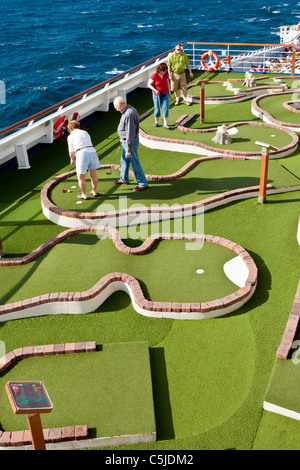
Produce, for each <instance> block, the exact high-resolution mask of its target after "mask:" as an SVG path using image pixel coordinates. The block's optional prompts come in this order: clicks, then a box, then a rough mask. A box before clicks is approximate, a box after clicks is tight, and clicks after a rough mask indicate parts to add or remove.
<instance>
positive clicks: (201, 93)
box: [197, 80, 209, 124]
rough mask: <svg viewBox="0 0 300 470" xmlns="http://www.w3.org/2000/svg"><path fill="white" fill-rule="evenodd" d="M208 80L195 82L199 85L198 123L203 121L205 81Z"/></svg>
mask: <svg viewBox="0 0 300 470" xmlns="http://www.w3.org/2000/svg"><path fill="white" fill-rule="evenodd" d="M208 82H209V80H199V82H197V84H199V85H200V124H204V122H205V117H204V114H205V83H208Z"/></svg>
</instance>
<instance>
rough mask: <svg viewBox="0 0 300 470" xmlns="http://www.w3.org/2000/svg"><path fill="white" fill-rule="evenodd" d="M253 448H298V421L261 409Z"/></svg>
mask: <svg viewBox="0 0 300 470" xmlns="http://www.w3.org/2000/svg"><path fill="white" fill-rule="evenodd" d="M253 450H277V451H278V450H285V451H287V450H299V421H296V420H294V419H290V418H287V417H285V416H281V415H278V414H275V413H271V412H269V411H263V414H262V418H261V422H260V426H259V429H258V432H257V435H256V438H255V441H254V444H253Z"/></svg>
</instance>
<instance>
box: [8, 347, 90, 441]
mask: <svg viewBox="0 0 300 470" xmlns="http://www.w3.org/2000/svg"><path fill="white" fill-rule="evenodd" d="M96 349H97V348H96V342H95V341H89V342H84V343H66V344H46V345H40V346H26V347H24V348H17V349H14V350H13V351H10V352H9V353H7V354H5V355H4V356H3V357H2V358H1V359H0V374H2V373H3V372H4V371H5V370H6V369H7V368H8V367H10V366H11V365H12V364H13V363H15V362H16V361H20V360H22V359H27V358H28V357H36V356H50V355H56V354H72V353H83V352H94V351H96ZM43 433H44V439H45V443H46V444H50V443H59V442H65V441H79V440H83V439H87V438H88V427H87V425H86V424H85V425H75V426H65V427H61V428H47V429H43ZM31 444H32V441H31V435H30V431H29V430H25V431H1V430H0V448H1V447H19V446H30V445H31Z"/></svg>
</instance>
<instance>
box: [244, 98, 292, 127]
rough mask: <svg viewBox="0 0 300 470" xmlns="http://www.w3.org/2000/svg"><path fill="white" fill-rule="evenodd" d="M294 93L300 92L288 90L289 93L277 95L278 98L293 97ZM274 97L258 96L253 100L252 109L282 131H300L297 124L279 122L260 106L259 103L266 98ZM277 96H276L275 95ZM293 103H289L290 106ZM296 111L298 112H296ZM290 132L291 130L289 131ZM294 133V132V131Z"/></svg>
mask: <svg viewBox="0 0 300 470" xmlns="http://www.w3.org/2000/svg"><path fill="white" fill-rule="evenodd" d="M293 93H300V90H296V89H295V90H293V91H291V90H288V91H283V92H281V93H276V96H279V95H291V94H293ZM270 96H272V95H261V96H257V97H256V98H254V99H253V100H252V109H253V110H255V111H256V112H257V113H259V114H260V115H262V116H265V118H266V119H268V121H270V122H271V123H273V124H275V125H277V126H279V127H280V128H281V130H283V129H285V130H287V128H293V129H297V132H299V131H300V124H296V123H291V122H290V123H289V122H283V121H278V120H277V119H275V118H274V117H273V116H272V115H271V114H270V113H268V112H267V111H265V110H264V109H263V108H261V107H260V106H259V104H258V103H259V101H260V100H262V99H264V98H267V97H270ZM273 96H275V95H273ZM290 103H291V102H289V104H290ZM295 111H296V110H295ZM252 112H253V111H252ZM268 125H269V124H268ZM298 129H299V131H298ZM289 130H290V129H289ZM292 132H293V131H292Z"/></svg>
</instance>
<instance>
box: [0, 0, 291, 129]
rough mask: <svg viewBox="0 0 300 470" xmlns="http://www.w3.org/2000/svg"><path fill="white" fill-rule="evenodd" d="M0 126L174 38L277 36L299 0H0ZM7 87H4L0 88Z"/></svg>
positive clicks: (243, 39) (136, 62)
mask: <svg viewBox="0 0 300 470" xmlns="http://www.w3.org/2000/svg"><path fill="white" fill-rule="evenodd" d="M0 18H1V21H0V31H1V33H0V34H1V36H0V85H1V90H2V94H1V99H0V102H1V103H0V128H4V127H6V126H8V125H10V124H13V123H15V122H17V121H20V120H21V119H23V118H26V117H28V116H30V115H32V114H34V113H36V112H38V111H41V110H42V109H44V108H47V107H49V106H51V105H53V104H56V103H58V102H60V101H62V100H64V99H66V98H69V97H70V96H72V95H75V94H76V93H79V92H81V91H83V90H85V89H87V88H89V87H90V86H93V85H96V84H98V83H101V82H103V81H104V80H107V79H109V78H111V77H113V76H114V75H117V74H119V73H121V72H123V71H125V70H127V69H129V68H130V67H133V66H135V65H139V64H141V63H142V62H144V61H145V60H147V59H150V58H151V57H153V56H155V55H158V54H160V53H163V52H165V51H167V50H169V49H171V48H173V46H174V45H175V43H176V42H186V41H201V42H202V41H205V42H217V41H220V42H253V43H255V42H271V43H278V42H279V36H278V32H279V29H278V28H279V27H280V26H281V25H292V24H297V23H298V22H299V19H300V2H297V1H295V0H294V1H290V0H288V1H286V2H285V3H281V2H279V1H276V0H275V1H274V0H258V1H256V0H255V1H253V0H252V1H250V0H243V1H240V0H228V1H226V0H209V1H208V0H206V1H203V0H200V1H195V0H194V1H192V0H185V1H184V0H183V1H182V0H177V2H175V3H174V1H172V0H164V1H158V0H147V1H145V0H143V1H139V0H134V1H132V0H89V1H87V0H83V1H82V0H40V1H38V0H0ZM4 92H5V94H4Z"/></svg>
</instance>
